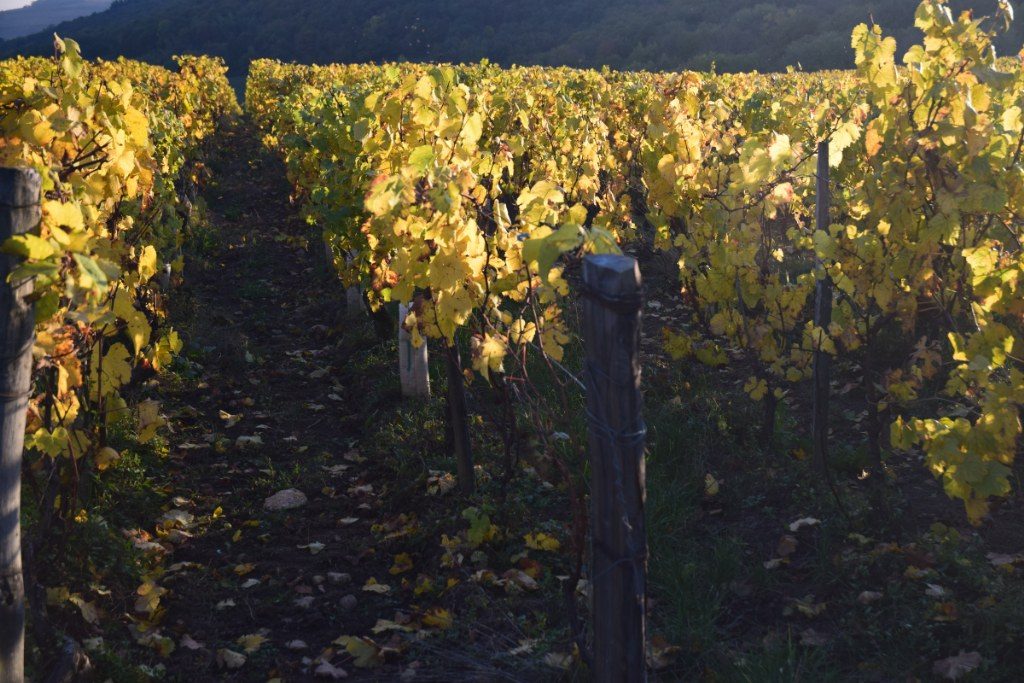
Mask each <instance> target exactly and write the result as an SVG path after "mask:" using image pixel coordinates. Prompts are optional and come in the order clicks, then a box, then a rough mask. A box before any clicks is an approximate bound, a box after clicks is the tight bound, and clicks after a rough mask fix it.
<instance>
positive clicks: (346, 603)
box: [339, 595, 359, 610]
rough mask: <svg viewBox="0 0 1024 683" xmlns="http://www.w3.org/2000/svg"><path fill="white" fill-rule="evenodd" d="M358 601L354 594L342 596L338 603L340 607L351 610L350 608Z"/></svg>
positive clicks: (353, 607)
mask: <svg viewBox="0 0 1024 683" xmlns="http://www.w3.org/2000/svg"><path fill="white" fill-rule="evenodd" d="M358 602H359V601H358V600H356V596H354V595H346V596H345V597H343V598H342V599H341V602H340V603H339V604H340V605H341V608H342V609H345V610H351V609H355V606H356V604H357V603H358Z"/></svg>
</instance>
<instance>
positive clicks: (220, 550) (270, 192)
mask: <svg viewBox="0 0 1024 683" xmlns="http://www.w3.org/2000/svg"><path fill="white" fill-rule="evenodd" d="M220 149H221V150H224V151H222V152H220V153H219V154H217V155H215V156H214V158H213V159H212V161H211V170H212V171H213V178H214V180H213V184H212V185H211V186H210V188H209V189H208V191H207V193H206V194H207V198H208V202H209V213H210V216H209V219H210V225H211V228H210V231H209V232H208V233H205V234H203V235H200V237H199V239H198V240H196V242H197V244H196V246H195V247H194V249H195V252H196V253H194V254H190V255H188V256H187V257H186V261H187V266H186V272H185V276H184V283H183V285H182V286H181V287H180V288H179V289H178V290H177V291H176V292H175V297H176V302H175V306H174V308H175V309H176V313H175V315H174V319H173V320H172V322H174V324H175V325H176V326H179V327H183V330H182V332H183V337H184V338H185V339H186V350H185V358H186V359H187V363H188V368H187V370H186V371H185V372H184V373H182V374H183V375H184V376H183V377H182V378H181V379H180V381H177V382H175V383H174V385H173V386H169V387H167V388H166V389H165V391H164V395H165V408H166V409H167V412H168V417H169V423H170V427H171V429H172V431H173V433H172V435H171V436H170V437H169V440H170V443H171V456H170V457H171V461H172V463H173V466H174V467H175V468H176V469H177V472H176V474H175V475H173V476H172V482H173V484H172V485H173V486H174V489H175V490H174V494H175V496H176V498H174V504H175V505H176V506H177V509H180V510H182V511H183V512H185V513H187V514H188V515H192V516H193V517H191V518H189V517H185V518H184V520H185V523H184V524H183V527H184V529H183V530H184V531H185V532H186V533H187V534H190V535H191V538H189V539H188V540H187V541H186V542H184V543H181V544H180V545H179V546H178V547H177V549H176V550H175V552H174V554H173V556H172V557H171V558H169V560H168V564H169V565H171V567H172V570H171V571H170V572H169V574H168V576H167V578H166V579H165V580H164V581H163V582H162V584H163V586H164V587H166V588H167V589H169V592H168V593H167V594H166V595H165V596H164V597H163V600H162V602H163V605H164V606H166V608H167V613H166V616H165V618H164V619H163V631H164V633H165V635H167V636H169V637H171V638H173V639H174V641H175V642H176V643H177V644H178V646H177V647H176V649H175V651H174V653H173V654H172V655H171V657H170V659H169V660H167V669H168V671H169V672H170V674H171V676H172V677H173V678H174V679H179V680H192V681H198V680H211V679H213V678H216V679H217V680H259V681H265V680H267V679H268V678H273V677H280V678H282V679H283V680H287V681H291V680H303V679H305V678H306V677H307V676H311V672H313V671H315V670H316V668H317V667H318V666H320V665H321V664H322V663H323V662H330V661H332V657H331V656H330V654H328V656H325V657H321V655H322V654H323V653H324V651H325V650H327V651H328V653H330V652H331V651H332V650H333V651H338V650H342V649H343V648H339V647H338V646H336V645H335V646H332V645H331V641H333V640H334V639H336V638H337V637H338V636H340V635H342V634H347V633H357V634H358V633H363V632H367V631H368V629H369V627H370V626H372V625H373V623H374V620H375V619H374V617H373V616H371V612H373V611H375V610H372V609H367V608H365V606H364V603H366V602H367V598H366V597H364V596H367V595H369V594H368V593H367V592H363V591H361V590H360V589H361V587H362V586H363V584H364V582H365V581H366V580H367V578H368V577H369V576H371V575H374V574H376V575H378V576H379V575H380V572H381V571H382V568H381V567H379V566H376V565H377V564H379V563H378V562H375V561H374V558H373V553H372V549H373V538H372V536H371V534H370V531H369V524H370V522H371V521H372V519H370V517H371V514H370V513H371V511H372V509H373V508H374V507H375V506H376V505H377V502H376V500H375V499H374V498H373V497H372V495H370V493H371V492H372V486H373V484H374V477H375V473H374V472H373V471H372V470H371V468H370V467H369V466H368V464H367V463H365V462H360V460H362V458H361V456H359V455H358V445H359V437H360V425H361V423H362V420H363V415H364V414H365V411H366V410H367V409H368V408H372V406H368V405H367V404H366V401H365V400H362V398H365V393H364V392H362V391H361V390H360V389H359V387H357V386H344V382H345V381H346V378H345V377H344V373H343V372H342V369H343V368H344V366H345V364H346V360H347V359H346V347H345V344H346V341H347V343H350V344H352V345H354V344H357V343H358V340H359V335H360V334H361V332H360V331H359V326H358V325H356V326H355V329H354V330H353V329H352V328H351V327H350V329H349V332H348V333H347V334H346V341H341V339H342V338H341V335H340V334H339V333H340V331H341V327H342V326H341V325H339V324H338V323H339V322H340V321H343V320H344V310H343V309H344V303H343V297H342V296H341V292H340V287H339V285H338V284H337V283H334V282H332V281H331V280H330V279H329V278H327V277H326V276H325V274H324V273H323V269H324V265H323V263H322V262H319V261H318V259H316V258H315V257H314V256H313V252H314V249H313V248H309V249H307V248H304V244H305V238H304V235H305V234H308V226H306V225H304V224H303V222H302V220H301V218H300V217H299V216H298V215H297V213H296V211H295V209H294V208H293V207H292V206H290V204H289V202H288V193H289V188H288V186H287V183H286V180H285V177H284V169H283V168H282V167H281V165H280V164H279V163H278V162H276V160H274V159H272V158H271V157H270V156H269V155H267V154H266V152H264V151H263V150H262V149H261V148H260V146H259V145H258V143H257V142H256V140H255V137H254V134H253V132H252V131H251V130H250V129H248V128H247V127H246V126H245V125H244V124H241V125H239V126H238V127H236V128H234V129H233V130H230V131H227V132H226V133H225V134H224V140H223V141H222V142H221V145H220ZM353 401H354V402H355V404H353ZM371 403H372V402H371ZM285 489H297V490H300V491H302V492H303V493H304V494H305V496H307V497H308V502H307V503H306V504H305V505H302V506H301V507H298V508H295V509H292V510H287V511H280V512H268V511H266V510H264V499H265V498H266V497H267V496H269V495H271V494H273V493H275V492H277V491H281V490H285ZM386 559H389V558H383V559H382V560H381V562H383V561H385V560H386ZM178 563H184V564H183V565H182V564H178ZM191 563H194V564H191ZM386 566H387V565H386V564H385V565H384V569H383V572H384V575H386V574H387V570H386ZM371 597H372V596H371ZM186 636H187V637H186ZM246 637H248V638H246ZM240 638H242V640H239V639H240ZM261 638H262V639H264V640H263V641H262V642H261ZM246 646H248V647H249V650H250V651H248V652H247V651H246ZM224 650H230V651H231V652H230V653H227V652H224ZM232 653H234V654H232ZM237 655H242V656H244V657H245V659H246V661H245V663H244V664H239V663H240V662H241V659H240V658H239V657H237ZM304 658H306V659H305V661H303V659H304ZM346 659H347V660H348V661H350V660H351V658H348V655H341V656H340V657H338V658H335V659H334V660H333V661H336V662H341V663H340V664H339V665H338V666H344V668H345V669H347V670H348V674H349V676H350V677H353V676H356V675H357V674H358V672H357V671H353V670H352V668H351V666H349V665H348V664H347V662H346V661H345V660H346ZM235 664H238V666H237V668H235V667H234V665H235ZM332 666H333V665H330V664H328V665H327V666H326V667H324V669H323V670H322V671H321V672H320V676H321V677H324V676H326V677H328V678H330V677H331V676H330V674H331V673H334V674H335V675H340V674H338V673H337V672H336V671H333V672H332V670H331V667H332ZM392 673H394V672H392Z"/></svg>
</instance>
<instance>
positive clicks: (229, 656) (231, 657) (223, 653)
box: [217, 647, 246, 669]
mask: <svg viewBox="0 0 1024 683" xmlns="http://www.w3.org/2000/svg"><path fill="white" fill-rule="evenodd" d="M245 661H246V657H245V655H243V654H242V653H240V652H235V651H233V650H229V649H227V648H226V647H225V648H221V649H219V650H217V665H218V666H220V667H221V668H223V669H240V668H242V666H243V665H244V664H245Z"/></svg>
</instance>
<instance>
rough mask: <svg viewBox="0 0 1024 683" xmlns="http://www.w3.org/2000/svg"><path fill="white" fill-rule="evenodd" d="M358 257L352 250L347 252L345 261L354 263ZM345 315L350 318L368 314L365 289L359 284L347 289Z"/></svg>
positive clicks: (350, 263)
mask: <svg viewBox="0 0 1024 683" xmlns="http://www.w3.org/2000/svg"><path fill="white" fill-rule="evenodd" d="M355 259H356V252H354V251H350V252H349V253H347V254H345V262H346V263H347V264H348V265H350V266H351V265H352V262H353V261H355ZM345 315H346V316H348V317H349V318H350V319H354V318H361V317H363V316H364V315H366V304H365V303H364V302H363V291H362V289H360V288H359V287H358V286H352V287H349V288H348V289H346V290H345Z"/></svg>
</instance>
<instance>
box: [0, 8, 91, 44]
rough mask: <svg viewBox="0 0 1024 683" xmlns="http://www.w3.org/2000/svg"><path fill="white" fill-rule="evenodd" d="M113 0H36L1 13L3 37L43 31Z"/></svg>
mask: <svg viewBox="0 0 1024 683" xmlns="http://www.w3.org/2000/svg"><path fill="white" fill-rule="evenodd" d="M110 4H111V0H36V1H35V2H33V3H32V4H31V5H26V6H25V7H19V8H18V9H11V10H6V11H4V12H0V39H3V40H6V39H9V38H16V37H18V36H27V35H31V34H33V33H39V32H41V31H43V30H45V29H47V28H48V27H50V26H54V25H56V24H60V23H62V22H65V21H70V20H71V19H75V18H78V17H82V16H85V15H89V14H94V13H96V12H102V11H103V10H105V9H107V8H108V7H110Z"/></svg>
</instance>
